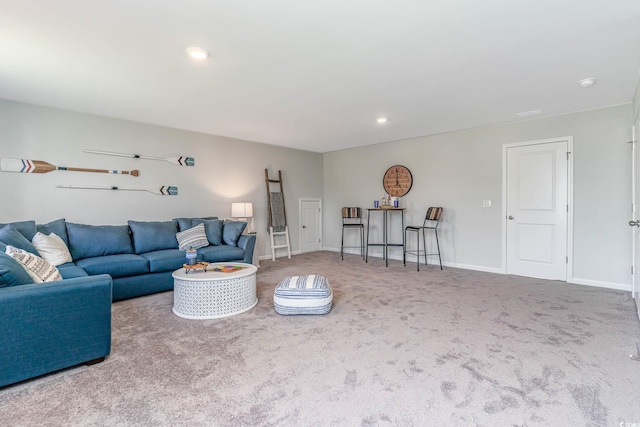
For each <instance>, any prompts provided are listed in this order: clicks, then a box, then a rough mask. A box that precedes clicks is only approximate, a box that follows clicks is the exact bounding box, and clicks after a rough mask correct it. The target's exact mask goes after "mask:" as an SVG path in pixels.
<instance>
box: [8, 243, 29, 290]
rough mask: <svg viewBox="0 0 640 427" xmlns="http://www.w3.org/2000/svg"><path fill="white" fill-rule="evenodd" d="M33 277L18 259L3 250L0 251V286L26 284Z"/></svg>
mask: <svg viewBox="0 0 640 427" xmlns="http://www.w3.org/2000/svg"><path fill="white" fill-rule="evenodd" d="M29 283H33V279H31V277H30V276H29V274H28V273H27V270H25V269H24V268H23V267H22V266H21V265H20V263H19V262H18V261H16V260H15V259H13V258H11V257H10V256H9V255H7V254H5V253H4V252H2V253H0V288H4V287H5V286H17V285H27V284H29Z"/></svg>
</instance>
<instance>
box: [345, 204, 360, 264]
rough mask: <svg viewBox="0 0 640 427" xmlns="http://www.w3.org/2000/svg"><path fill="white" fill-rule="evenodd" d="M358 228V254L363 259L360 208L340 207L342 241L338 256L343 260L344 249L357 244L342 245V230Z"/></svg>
mask: <svg viewBox="0 0 640 427" xmlns="http://www.w3.org/2000/svg"><path fill="white" fill-rule="evenodd" d="M346 229H357V230H360V255H361V256H362V259H364V224H363V223H362V209H360V208H352V207H346V208H342V242H341V243H340V258H341V259H343V260H344V249H345V248H347V249H350V248H357V246H345V245H344V230H346Z"/></svg>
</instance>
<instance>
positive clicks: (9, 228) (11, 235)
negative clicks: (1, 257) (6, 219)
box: [0, 224, 40, 255]
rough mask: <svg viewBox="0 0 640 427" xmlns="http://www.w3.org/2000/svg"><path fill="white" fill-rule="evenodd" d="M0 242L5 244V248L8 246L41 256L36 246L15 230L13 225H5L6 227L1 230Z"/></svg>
mask: <svg viewBox="0 0 640 427" xmlns="http://www.w3.org/2000/svg"><path fill="white" fill-rule="evenodd" d="M33 234H35V233H33ZM32 237H33V236H32ZM0 242H2V243H4V245H5V247H6V246H7V245H10V246H13V247H16V248H19V249H23V250H25V251H27V252H31V253H32V254H34V255H39V254H40V253H39V252H38V250H37V249H36V248H35V246H33V245H32V244H31V242H30V241H29V240H27V238H26V237H25V236H24V235H23V234H22V233H20V232H19V231H18V230H17V229H15V228H13V225H11V224H8V225H5V226H4V227H2V228H0Z"/></svg>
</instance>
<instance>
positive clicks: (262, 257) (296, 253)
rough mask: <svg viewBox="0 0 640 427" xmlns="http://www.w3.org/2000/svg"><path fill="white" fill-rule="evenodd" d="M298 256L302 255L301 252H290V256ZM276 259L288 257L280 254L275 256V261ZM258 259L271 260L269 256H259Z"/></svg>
mask: <svg viewBox="0 0 640 427" xmlns="http://www.w3.org/2000/svg"><path fill="white" fill-rule="evenodd" d="M300 254H302V252H300V251H291V256H294V255H300ZM278 258H289V257H288V256H287V254H282V255H278V254H276V259H278ZM258 259H272V258H271V255H260V256H259V257H258Z"/></svg>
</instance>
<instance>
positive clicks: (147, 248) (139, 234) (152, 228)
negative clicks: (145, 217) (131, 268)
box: [127, 221, 178, 254]
mask: <svg viewBox="0 0 640 427" xmlns="http://www.w3.org/2000/svg"><path fill="white" fill-rule="evenodd" d="M127 223H128V224H129V228H131V234H132V235H133V247H134V248H135V250H136V253H137V254H144V253H147V252H153V251H159V250H162V249H178V241H177V240H176V233H177V232H178V221H162V222H144V221H127Z"/></svg>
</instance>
